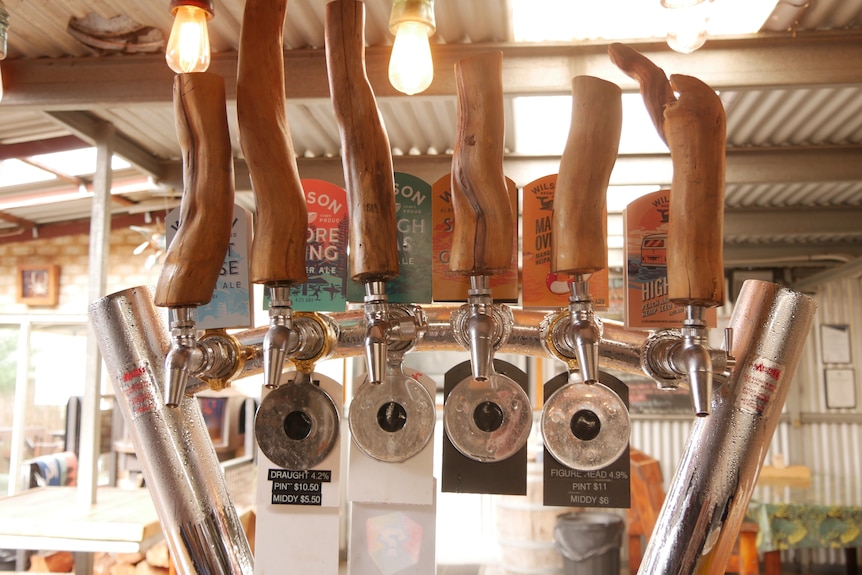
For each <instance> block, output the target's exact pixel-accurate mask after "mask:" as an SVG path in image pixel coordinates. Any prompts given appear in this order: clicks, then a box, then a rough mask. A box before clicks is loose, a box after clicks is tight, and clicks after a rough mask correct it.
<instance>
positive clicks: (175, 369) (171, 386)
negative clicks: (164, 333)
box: [164, 307, 204, 407]
mask: <svg viewBox="0 0 862 575" xmlns="http://www.w3.org/2000/svg"><path fill="white" fill-rule="evenodd" d="M171 315H172V316H173V319H172V321H171V348H170V350H169V351H168V354H167V356H166V357H165V371H166V372H167V375H168V377H167V380H166V382H165V393H164V395H165V405H167V406H168V407H178V406H179V405H180V402H181V401H182V399H183V396H184V395H185V392H186V386H187V385H188V382H189V376H190V374H191V373H195V372H197V371H198V370H199V369H200V368H201V366H202V365H203V363H204V357H203V356H204V354H203V352H202V351H201V350H200V348H199V346H198V343H197V340H196V337H195V320H194V308H193V307H176V308H172V309H171Z"/></svg>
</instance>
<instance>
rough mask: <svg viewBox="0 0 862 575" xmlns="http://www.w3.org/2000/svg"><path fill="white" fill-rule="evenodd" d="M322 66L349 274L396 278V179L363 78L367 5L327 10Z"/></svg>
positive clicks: (341, 4)
mask: <svg viewBox="0 0 862 575" xmlns="http://www.w3.org/2000/svg"><path fill="white" fill-rule="evenodd" d="M326 64H327V70H328V74H329V90H330V93H331V95H332V105H333V107H334V109H335V118H336V120H337V121H338V127H339V131H340V133H341V147H342V155H343V160H342V163H343V167H344V181H345V183H346V186H347V196H348V208H349V216H350V238H349V242H350V256H349V258H350V275H351V277H352V278H353V279H354V280H355V281H358V282H362V283H367V282H370V281H387V280H389V279H392V278H394V277H396V276H397V275H398V233H397V229H396V219H395V179H394V172H393V169H392V152H391V151H390V148H389V136H388V135H387V134H386V129H385V128H384V127H383V120H382V118H381V117H380V111H379V110H378V108H377V101H376V100H375V98H374V92H373V91H372V90H371V84H370V83H369V81H368V77H367V76H366V74H365V6H364V5H363V3H362V2H354V1H352V0H338V1H336V2H330V3H329V4H327V6H326Z"/></svg>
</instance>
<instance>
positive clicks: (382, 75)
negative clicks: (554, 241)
mask: <svg viewBox="0 0 862 575" xmlns="http://www.w3.org/2000/svg"><path fill="white" fill-rule="evenodd" d="M860 43H862V31H859V30H851V31H839V32H837V33H836V32H830V31H822V32H810V33H800V34H799V35H798V36H797V37H795V38H794V37H791V36H790V35H788V34H780V35H775V36H767V37H758V38H754V39H725V40H710V41H709V42H707V44H706V46H704V47H703V48H701V49H700V50H698V51H697V52H695V53H693V54H685V55H683V54H678V53H676V52H673V51H672V50H670V49H669V48H668V47H667V45H666V44H665V43H664V42H650V43H632V44H630V45H631V46H632V47H634V48H635V49H637V50H639V51H640V52H641V53H643V54H644V55H645V56H647V57H648V58H650V59H652V60H653V61H654V62H656V64H658V65H659V66H661V67H662V68H663V69H664V70H665V71H666V72H667V73H669V74H670V73H674V74H689V75H693V76H697V77H698V78H700V79H701V80H703V81H704V82H706V83H707V84H709V85H710V86H712V87H713V88H715V89H721V90H726V89H746V88H768V87H790V86H794V87H799V88H804V87H816V86H823V85H848V84H859V83H862V50H859V45H860ZM432 50H433V55H434V61H435V76H434V82H433V83H432V84H431V86H430V87H429V89H428V90H427V91H426V92H424V93H423V96H454V95H455V78H454V63H455V62H457V61H458V60H460V59H462V58H465V57H468V56H472V55H475V54H476V53H478V52H483V51H487V50H500V51H502V52H503V89H504V92H505V93H506V94H508V95H528V94H569V93H571V79H572V77H573V76H576V75H581V74H586V75H592V76H598V77H600V78H604V79H606V80H610V81H613V82H616V83H617V84H619V85H620V86H621V87H622V88H623V89H624V90H630V91H634V90H636V89H637V86H636V84H635V83H634V81H633V80H631V79H630V78H628V77H627V76H625V75H624V74H623V73H622V72H620V71H619V70H618V69H617V68H616V66H614V65H613V64H612V63H611V61H610V59H609V57H608V55H607V45H605V44H592V45H571V44H563V43H559V44H557V43H542V44H513V43H507V44H435V45H434V46H433V47H432ZM390 51H391V47H388V46H377V47H371V48H368V49H367V51H366V68H367V73H368V77H369V80H370V82H371V84H372V87H373V88H374V91H375V94H377V96H378V97H387V96H402V97H403V95H401V94H399V93H398V92H396V91H395V90H394V88H392V86H391V85H390V84H389V80H388V66H389V54H390ZM236 64H237V55H236V53H235V52H227V53H217V54H214V55H213V58H212V64H211V66H210V71H212V72H214V73H216V74H219V75H221V76H223V77H224V78H225V80H226V91H227V97H228V99H230V100H234V99H235V98H236ZM284 67H285V87H286V90H287V98H288V99H296V100H303V99H321V98H324V99H328V98H329V81H328V79H327V75H326V61H325V52H324V50H323V49H300V50H288V51H286V52H285V66H284ZM3 76H4V85H5V94H4V98H3V108H12V107H14V108H18V109H31V110H44V109H49V110H88V109H96V108H99V107H103V106H110V105H119V104H122V105H123V106H130V105H134V104H163V103H168V102H171V100H172V82H173V77H174V73H173V72H171V70H169V69H168V67H167V66H166V65H165V62H164V58H163V57H161V56H156V55H134V56H122V57H112V58H99V57H86V58H62V59H49V58H36V59H9V60H5V61H4V62H3ZM299 78H301V79H302V81H297V79H299Z"/></svg>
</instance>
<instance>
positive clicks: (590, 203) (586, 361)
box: [542, 76, 630, 470]
mask: <svg viewBox="0 0 862 575" xmlns="http://www.w3.org/2000/svg"><path fill="white" fill-rule="evenodd" d="M621 129H622V94H621V91H620V88H619V86H617V85H616V84H613V83H611V82H607V81H605V80H601V79H599V78H593V77H590V76H576V77H575V78H573V79H572V120H571V127H570V129H569V135H568V139H567V141H566V146H565V149H564V151H563V155H562V158H561V161H560V173H559V175H558V176H557V185H556V188H555V191H554V208H553V214H552V218H551V225H552V230H553V235H552V244H551V271H552V272H554V273H557V274H560V273H565V274H570V276H573V278H572V281H571V282H570V284H569V285H570V290H571V294H570V296H569V306H568V313H567V314H565V315H564V316H563V317H562V318H561V320H560V321H559V322H558V324H557V325H558V327H557V329H556V331H557V333H556V334H553V333H552V334H551V335H552V336H553V335H556V341H558V342H560V344H561V345H555V344H554V341H555V340H554V338H553V337H552V338H551V340H550V345H549V347H550V348H551V350H552V351H553V352H554V354H555V355H556V356H557V357H558V358H559V359H562V360H563V361H565V362H566V364H567V366H568V368H569V379H568V383H566V384H565V385H563V386H562V387H561V388H559V389H558V390H557V391H556V392H554V393H553V394H552V395H551V397H550V398H548V401H547V402H546V403H545V406H544V408H543V413H542V436H543V439H544V442H545V447H547V449H548V451H549V452H550V453H551V454H552V455H553V456H554V457H555V458H556V459H557V460H558V461H559V462H560V463H563V464H565V465H568V466H569V467H572V468H576V469H583V470H590V469H598V468H601V467H605V466H607V465H609V464H610V463H613V462H614V461H615V460H616V459H617V458H618V457H619V456H620V455H621V454H622V452H623V450H624V449H625V448H626V446H627V445H628V435H629V429H630V424H629V420H628V410H627V409H626V406H625V403H624V402H623V401H622V400H621V399H620V397H619V396H618V395H617V394H616V393H614V392H613V391H612V390H611V389H610V388H608V387H606V386H605V385H603V384H601V383H599V345H600V342H601V337H602V329H601V324H600V322H599V320H598V318H597V316H596V315H595V314H594V312H593V300H592V297H591V296H590V293H589V284H588V280H589V278H590V276H591V275H592V274H594V273H595V272H598V271H600V270H602V269H604V268H605V265H606V260H607V238H606V235H605V226H604V225H603V221H604V219H605V217H606V208H605V206H606V201H607V189H608V181H609V180H610V176H611V171H612V170H613V167H614V162H615V161H616V156H617V151H618V148H619V141H620V131H621ZM564 350H565V351H564ZM572 352H574V353H572ZM573 356H574V357H573ZM575 360H576V361H575ZM576 367H577V369H578V371H577V372H576V371H575V368H576Z"/></svg>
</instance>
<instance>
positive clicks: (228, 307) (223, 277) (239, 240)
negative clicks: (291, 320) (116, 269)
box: [165, 205, 253, 329]
mask: <svg viewBox="0 0 862 575" xmlns="http://www.w3.org/2000/svg"><path fill="white" fill-rule="evenodd" d="M181 225H182V222H180V208H176V209H173V210H171V212H170V213H169V214H168V215H167V217H166V218H165V240H166V242H167V244H168V245H170V243H171V241H173V239H174V236H175V235H176V234H177V232H178V231H179V229H180V226H181ZM250 245H251V214H250V213H249V212H248V211H246V210H245V209H244V208H242V207H240V206H237V205H235V206H234V207H233V226H232V228H231V236H230V243H229V244H228V248H227V253H226V254H225V257H224V263H223V264H222V268H221V272H219V277H218V280H217V281H216V285H215V289H214V290H213V297H212V299H211V300H210V302H209V303H208V304H205V305H202V306H198V308H197V310H196V319H195V327H196V328H197V329H229V328H250V327H252V321H253V320H252V317H251V310H252V306H253V304H252V290H251V289H250V288H251V282H250V281H249V276H248V264H249V246H250Z"/></svg>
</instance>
